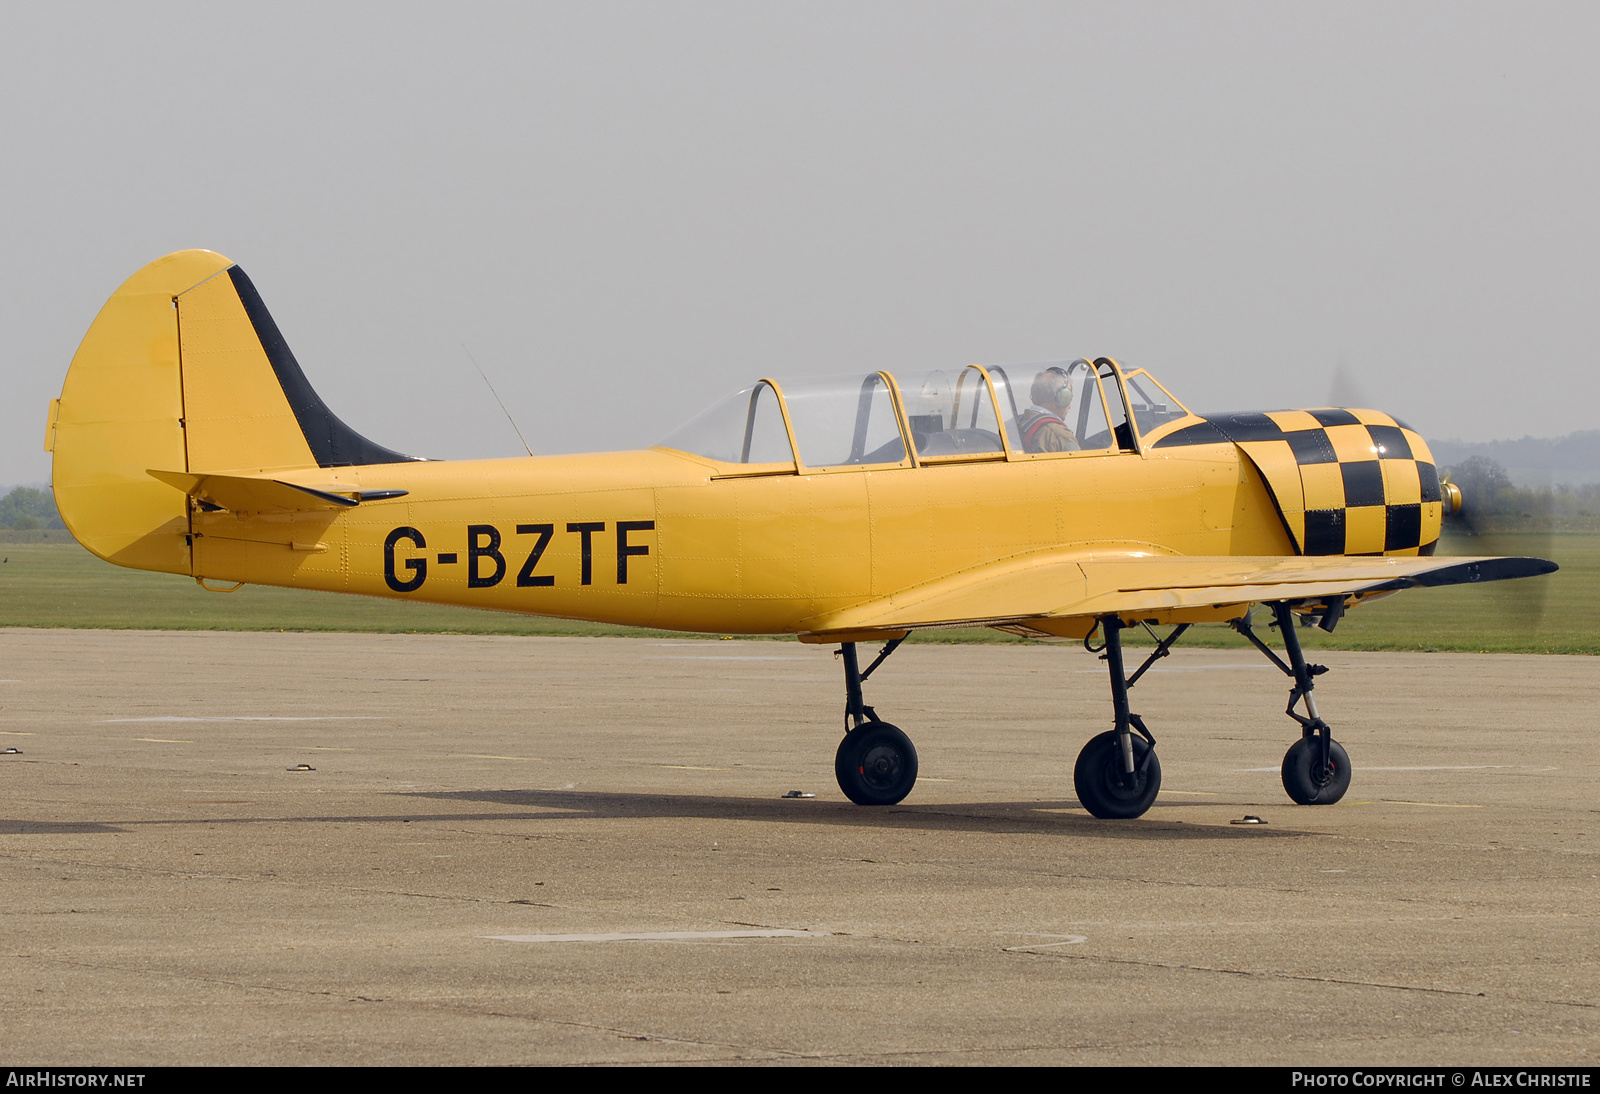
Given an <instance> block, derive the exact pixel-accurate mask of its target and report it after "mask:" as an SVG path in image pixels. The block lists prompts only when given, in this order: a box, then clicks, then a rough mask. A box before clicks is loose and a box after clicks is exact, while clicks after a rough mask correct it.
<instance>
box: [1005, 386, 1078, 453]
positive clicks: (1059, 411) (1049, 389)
mask: <svg viewBox="0 0 1600 1094" xmlns="http://www.w3.org/2000/svg"><path fill="white" fill-rule="evenodd" d="M1028 396H1029V398H1031V399H1032V400H1033V405H1032V406H1030V407H1029V408H1028V409H1027V410H1025V411H1023V412H1022V416H1021V417H1020V418H1019V419H1018V420H1017V426H1018V428H1019V429H1020V430H1021V431H1022V450H1023V451H1024V452H1076V451H1078V447H1079V446H1078V438H1077V437H1075V436H1073V435H1072V430H1070V429H1068V428H1067V423H1066V421H1065V420H1064V419H1065V418H1066V416H1067V411H1069V410H1071V409H1072V381H1071V380H1070V379H1068V377H1067V370H1066V369H1064V368H1061V367H1059V366H1052V367H1051V368H1047V369H1045V370H1044V371H1043V372H1041V373H1039V375H1037V376H1035V377H1034V378H1033V387H1032V388H1030V389H1029V391H1028Z"/></svg>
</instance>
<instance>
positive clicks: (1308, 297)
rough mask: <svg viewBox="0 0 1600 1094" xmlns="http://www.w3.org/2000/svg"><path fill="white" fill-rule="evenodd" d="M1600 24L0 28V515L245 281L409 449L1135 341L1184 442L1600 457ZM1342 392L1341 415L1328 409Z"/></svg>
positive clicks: (491, 14)
mask: <svg viewBox="0 0 1600 1094" xmlns="http://www.w3.org/2000/svg"><path fill="white" fill-rule="evenodd" d="M1597 57H1600V5H1595V4H1592V3H1591V4H1578V3H1568V4H1534V3H1516V4H1510V3H1506V4H1493V5H1483V4H1466V3H1450V4H1440V5H1433V4H1397V3H1392V2H1389V3H1381V4H1370V5H1363V4H1355V3H1348V2H1341V3H1337V4H1324V5H1317V4H1310V3H1294V4H1284V3H1271V4H1260V5H1253V4H1244V5H1233V4H1176V3H1172V4H1135V3H1126V2H1120V3H1112V4H1088V3H1063V2H1058V3H1046V4H1006V3H995V2H984V3H971V4H941V3H933V2H929V0H919V2H916V3H866V2H861V0H856V2H851V3H840V4H833V3H805V4H800V3H781V2H764V3H751V2H742V3H728V4H711V3H660V2H654V3H645V4H605V3H596V2H592V0H590V2H584V3H572V4H533V3H521V4H514V5H473V4H452V5H449V6H446V5H442V4H441V5H428V6H411V5H403V4H397V3H383V4H371V5H361V6H356V5H341V4H329V3H316V4H308V5H304V6H295V5H292V4H285V3H274V4H265V5H264V4H252V5H226V4H218V3H206V4H203V5H194V6H191V7H184V6H182V5H178V4H174V3H162V4H155V5H148V6H142V7H141V6H136V5H132V4H118V5H109V4H107V5H79V6H72V7H68V6H66V5H48V4H35V5H23V4H20V3H13V4H6V5H4V6H3V7H0V94H3V96H4V99H3V105H4V109H3V110H0V180H3V182H0V187H3V195H4V201H3V203H0V224H3V226H4V228H3V235H0V378H3V381H4V384H3V388H0V483H19V482H42V481H45V480H47V479H48V477H49V457H48V456H47V455H46V454H45V453H44V452H43V451H42V450H41V442H42V439H43V433H44V423H45V414H46V406H47V403H48V401H49V400H50V399H51V398H52V397H54V396H56V395H58V394H59V393H60V390H61V382H62V378H63V376H64V374H65V372H66V368H67V364H68V362H69V360H70V359H71V357H72V354H73V351H74V350H75V349H76V347H77V344H78V341H79V340H80V339H81V338H82V336H83V333H84V331H85V329H86V328H87V327H88V325H89V322H90V321H91V320H92V319H93V318H94V315H95V313H96V312H97V311H98V310H99V308H100V306H101V305H102V304H103V303H104V301H105V299H106V297H107V296H109V295H110V293H111V292H112V291H113V290H115V289H116V287H117V286H118V285H119V284H120V283H121V282H122V281H123V280H124V279H125V278H126V277H127V276H128V275H130V274H131V273H133V272H134V271H135V270H137V269H138V268H139V267H140V266H142V265H143V264H144V263H146V262H148V261H150V260H152V259H154V258H157V257H159V256H160V255H163V254H165V253H167V252H169V251H173V250H178V249H181V248H185V247H208V248H211V249H213V250H218V251H221V252H222V253H224V254H226V255H228V256H229V257H230V258H232V259H234V260H235V261H237V262H238V263H239V264H240V265H241V266H243V267H244V269H245V270H246V271H248V272H249V274H250V276H251V277H252V279H253V280H254V281H255V283H256V286H257V287H258V288H259V289H260V291H261V293H262V295H263V297H264V298H265V299H266V301H267V304H268V306H269V307H270V308H271V310H272V312H273V314H274V316H275V317H276V318H277V320H278V323H279V326H280V327H281V328H282V329H283V331H284V334H285V335H286V337H287V338H288V340H289V343H290V345H291V346H292V347H293V348H294V350H295V352H296V354H297V356H298V357H299V359H300V362H301V364H302V365H303V366H304V367H305V370H306V372H307V374H308V376H309V377H310V379H311V381H312V383H313V385H314V386H315V387H316V388H317V389H318V390H319V391H320V392H321V394H322V395H323V397H324V398H325V399H326V401H327V402H328V404H329V405H330V406H331V407H333V409H334V411H335V412H336V413H338V414H339V415H340V416H341V417H343V418H344V419H345V420H346V421H348V422H349V423H350V424H351V425H353V426H355V427H356V428H357V429H358V430H360V431H361V432H362V433H365V434H366V435H368V436H369V437H371V438H372V439H373V440H375V441H377V442H379V443H381V444H384V445H388V446H390V447H392V448H397V449H400V450H402V451H406V452H412V453H415V454H418V455H427V456H435V457H477V456H492V455H513V454H518V453H520V451H521V445H520V444H519V443H518V441H517V438H516V435H515V434H514V433H513V432H512V430H511V427H510V426H509V425H507V424H506V422H505V418H504V416H503V415H502V414H501V412H500V410H499V408H498V407H497V406H496V405H495V403H494V400H493V397H492V396H491V395H490V393H489V391H488V390H487V389H486V388H485V386H484V383H483V381H482V380H481V379H479V377H478V374H477V372H476V371H475V370H474V368H473V366H472V364H471V362H470V361H469V359H468V357H467V352H466V350H464V349H463V347H467V349H470V351H471V353H472V355H473V356H474V357H476V359H477V361H478V362H479V363H480V364H481V365H482V366H483V368H484V370H485V371H486V372H487V373H488V375H489V377H490V379H492V380H493V381H494V383H495V386H496V387H497V388H498V389H499V392H500V395H501V396H502V397H503V398H504V400H505V402H506V404H507V406H508V407H509V408H510V410H511V412H512V414H514V415H515V417H516V419H517V421H518V423H519V424H520V425H521V427H522V430H523V432H524V433H525V434H527V436H528V440H529V442H530V444H531V445H532V446H533V448H534V451H536V452H561V451H580V450H595V449H610V448H632V447H640V446H643V445H646V444H649V443H652V442H653V441H655V440H658V439H659V438H660V437H662V436H664V435H665V434H666V433H668V432H670V431H671V430H672V429H673V428H674V427H675V426H677V425H678V424H679V423H680V422H681V421H682V420H684V419H686V418H688V417H690V416H692V415H693V414H694V413H695V412H696V411H698V410H699V409H700V408H701V407H702V406H703V405H705V404H707V403H709V402H711V401H712V400H714V399H716V398H717V397H719V396H720V395H722V394H724V393H725V392H726V391H729V390H732V389H734V388H736V387H738V386H740V385H741V384H743V383H745V382H747V381H749V380H751V379H755V378H758V377H760V376H763V375H773V376H777V377H779V378H782V377H785V376H794V375H803V374H826V373H835V372H844V371H853V370H865V369H871V368H888V369H891V370H908V371H909V370H917V369H925V368H930V367H935V366H953V365H959V364H962V363H966V362H971V361H1015V360H1036V359H1040V358H1046V357H1074V356H1079V355H1083V356H1091V357H1092V356H1096V355H1100V354H1109V355H1111V356H1114V357H1117V358H1119V359H1120V360H1122V361H1124V362H1125V363H1128V364H1131V365H1143V366H1145V367H1148V368H1149V369H1150V370H1151V371H1152V372H1153V373H1155V375H1156V376H1157V377H1159V378H1160V379H1162V380H1163V381H1164V382H1165V383H1166V384H1167V386H1168V387H1170V388H1172V389H1173V391H1174V393H1175V394H1176V395H1178V397H1179V398H1181V399H1183V400H1184V401H1186V402H1187V403H1189V404H1190V405H1191V406H1192V407H1194V408H1195V409H1198V410H1202V411H1203V410H1207V409H1219V410H1220V409H1268V408H1277V407H1286V406H1315V405H1323V404H1325V403H1326V402H1328V400H1329V396H1330V386H1331V384H1332V382H1333V380H1334V377H1335V371H1336V368H1337V366H1338V365H1339V362H1341V361H1342V362H1343V363H1344V366H1345V385H1344V386H1345V388H1346V391H1345V392H1344V393H1343V394H1344V397H1345V398H1346V399H1351V400H1352V401H1358V402H1359V403H1361V404H1366V405H1375V406H1378V407H1381V408H1383V409H1385V410H1388V411H1390V412H1392V413H1394V414H1396V415H1398V416H1399V417H1401V418H1403V419H1406V420H1408V421H1409V422H1411V424H1413V425H1415V426H1416V427H1417V428H1419V429H1421V430H1422V431H1423V432H1424V433H1425V434H1426V435H1430V436H1435V437H1449V436H1454V437H1462V438H1467V439H1483V440H1488V439H1492V438H1501V437H1514V436H1522V435H1524V434H1533V435H1536V436H1554V435H1559V434H1564V433H1567V432H1570V431H1572V430H1574V429H1582V428H1594V427H1595V426H1596V425H1597V424H1600V423H1597V422H1596V420H1595V403H1596V400H1597V396H1600V381H1597V380H1596V373H1595V366H1594V361H1593V358H1594V354H1595V346H1596V342H1597V337H1596V335H1597V333H1600V332H1597V329H1596V327H1597V323H1596V311H1595V300H1596V297H1597V289H1600V270H1597V255H1600V248H1597V243H1600V225H1597V212H1596V209H1597V203H1600V139H1597V138H1600V126H1597V124H1596V122H1597V113H1600V63H1597V61H1596V58H1597ZM1352 386H1353V387H1354V389H1355V394H1356V395H1358V396H1359V400H1355V399H1354V396H1352V395H1351V394H1350V393H1349V391H1348V389H1349V388H1351V387H1352Z"/></svg>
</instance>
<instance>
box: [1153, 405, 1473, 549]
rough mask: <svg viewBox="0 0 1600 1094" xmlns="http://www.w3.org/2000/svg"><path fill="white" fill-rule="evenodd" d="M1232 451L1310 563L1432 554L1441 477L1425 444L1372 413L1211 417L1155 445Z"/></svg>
mask: <svg viewBox="0 0 1600 1094" xmlns="http://www.w3.org/2000/svg"><path fill="white" fill-rule="evenodd" d="M1228 442H1232V443H1233V444H1236V445H1238V446H1239V448H1241V449H1242V450H1243V451H1244V452H1245V454H1246V455H1247V456H1249V457H1250V461H1251V462H1252V463H1254V464H1255V466H1256V468H1257V470H1259V471H1260V472H1261V476H1262V478H1264V479H1265V480H1266V482H1267V487H1268V489H1270V490H1271V492H1272V496H1273V500H1274V501H1276V502H1277V504H1278V511H1279V513H1280V514H1281V515H1282V516H1283V523H1284V525H1285V526H1286V527H1287V528H1288V529H1289V534H1290V536H1291V537H1293V539H1294V542H1295V546H1296V547H1298V548H1299V550H1300V553H1301V554H1304V555H1383V554H1389V555H1431V554H1433V551H1434V548H1435V547H1436V546H1437V545H1438V541H1439V522H1440V520H1441V518H1442V517H1443V506H1442V505H1441V502H1440V491H1439V472H1438V469H1437V468H1436V467H1435V466H1434V463H1433V454H1432V453H1431V452H1429V451H1428V445H1427V442H1426V441H1424V440H1423V439H1422V438H1421V437H1420V436H1418V435H1417V433H1416V432H1415V431H1413V430H1412V429H1411V428H1410V427H1409V426H1406V425H1405V424H1403V423H1401V422H1398V421H1396V420H1395V419H1393V418H1391V417H1389V416H1388V415H1387V414H1384V413H1382V412H1380V411H1376V410H1338V409H1327V410H1273V411H1268V412H1266V413H1253V414H1213V415H1210V416H1209V417H1208V418H1207V419H1206V420H1205V421H1203V422H1200V423H1198V424H1195V425H1190V426H1187V427H1185V428H1182V429H1179V430H1177V431H1176V432H1174V433H1171V434H1169V435H1168V436H1166V437H1163V438H1161V439H1160V440H1159V441H1157V442H1156V444H1155V447H1156V448H1158V449H1160V448H1175V447H1184V446H1188V445H1198V444H1222V443H1228Z"/></svg>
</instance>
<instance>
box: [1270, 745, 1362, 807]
mask: <svg viewBox="0 0 1600 1094" xmlns="http://www.w3.org/2000/svg"><path fill="white" fill-rule="evenodd" d="M1321 752H1322V745H1321V743H1320V742H1319V741H1317V740H1316V739H1314V738H1312V737H1302V738H1300V739H1299V740H1298V741H1296V742H1295V743H1294V744H1292V745H1290V746H1289V751H1288V752H1286V753H1284V756H1283V788H1284V789H1285V790H1287V791H1288V792H1289V796H1290V797H1291V798H1293V799H1294V800H1295V801H1296V802H1297V803H1299V804H1300V805H1332V804H1333V803H1334V802H1336V801H1338V800H1339V799H1340V798H1342V797H1344V792H1345V791H1346V790H1348V789H1350V754H1349V753H1347V752H1346V751H1345V750H1344V746H1343V745H1341V744H1340V743H1339V742H1338V741H1330V742H1329V743H1328V762H1327V764H1326V765H1321V764H1318V762H1317V760H1318V757H1319V756H1320V754H1321ZM1319 767H1321V768H1322V770H1320V771H1319V770H1317V768H1319Z"/></svg>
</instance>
